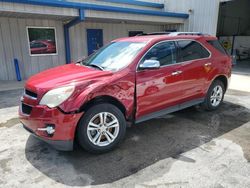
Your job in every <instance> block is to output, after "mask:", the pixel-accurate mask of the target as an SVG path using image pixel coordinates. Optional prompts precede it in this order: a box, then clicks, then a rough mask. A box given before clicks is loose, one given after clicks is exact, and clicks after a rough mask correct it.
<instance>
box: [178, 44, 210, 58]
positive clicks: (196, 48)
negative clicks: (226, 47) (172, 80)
mask: <svg viewBox="0 0 250 188" xmlns="http://www.w3.org/2000/svg"><path fill="white" fill-rule="evenodd" d="M177 43H178V46H179V49H180V53H179V58H178V59H179V61H180V62H183V61H190V60H195V59H202V58H207V57H209V55H210V54H209V52H208V51H207V50H206V49H205V48H204V47H203V46H202V45H201V44H199V43H198V42H195V41H189V40H183V41H177Z"/></svg>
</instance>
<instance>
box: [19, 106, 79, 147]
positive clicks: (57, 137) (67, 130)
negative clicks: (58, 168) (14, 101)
mask: <svg viewBox="0 0 250 188" xmlns="http://www.w3.org/2000/svg"><path fill="white" fill-rule="evenodd" d="M31 108H32V109H31V111H30V114H25V113H23V111H22V107H21V106H20V108H19V118H20V121H21V123H22V124H23V126H24V128H25V129H26V130H27V131H29V132H30V133H31V134H33V135H34V136H36V137H37V138H39V139H41V140H43V141H45V142H46V143H48V144H50V145H52V146H53V147H54V148H56V149H58V150H63V151H70V150H73V143H74V138H75V130H76V127H77V123H78V121H79V120H80V118H81V116H82V114H83V113H74V114H65V113H63V112H62V111H60V110H59V109H57V108H48V107H47V106H43V105H36V106H32V107H31ZM48 125H53V126H54V129H55V132H54V133H53V134H51V135H49V134H48V133H47V132H46V131H41V129H44V128H46V126H48Z"/></svg>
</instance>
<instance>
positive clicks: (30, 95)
mask: <svg viewBox="0 0 250 188" xmlns="http://www.w3.org/2000/svg"><path fill="white" fill-rule="evenodd" d="M25 95H26V96H28V97H31V98H37V94H36V93H34V92H32V91H30V90H27V89H25Z"/></svg>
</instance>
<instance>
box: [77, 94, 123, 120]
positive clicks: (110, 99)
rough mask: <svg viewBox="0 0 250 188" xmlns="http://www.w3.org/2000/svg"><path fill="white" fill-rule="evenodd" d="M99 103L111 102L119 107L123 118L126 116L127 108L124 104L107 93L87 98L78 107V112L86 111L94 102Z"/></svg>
mask: <svg viewBox="0 0 250 188" xmlns="http://www.w3.org/2000/svg"><path fill="white" fill-rule="evenodd" d="M100 103H110V104H113V105H114V106H116V107H117V108H119V109H120V110H121V112H122V113H123V115H124V116H125V118H126V117H127V110H126V108H125V106H124V105H123V104H122V102H120V101H119V100H118V99H116V98H115V97H112V96H109V95H102V96H97V97H95V98H93V99H91V100H89V101H88V102H86V103H84V104H83V105H82V106H81V107H80V109H79V111H80V112H84V111H87V110H88V109H89V108H91V107H92V106H94V105H96V104H100Z"/></svg>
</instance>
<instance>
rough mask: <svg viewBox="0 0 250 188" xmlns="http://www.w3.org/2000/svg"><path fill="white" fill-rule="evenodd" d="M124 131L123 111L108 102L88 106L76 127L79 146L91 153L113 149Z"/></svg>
mask: <svg viewBox="0 0 250 188" xmlns="http://www.w3.org/2000/svg"><path fill="white" fill-rule="evenodd" d="M102 120H103V121H102ZM101 122H103V123H101ZM100 125H101V126H100ZM125 133H126V120H125V117H124V115H123V113H122V112H121V110H120V109H119V108H117V107H116V106H114V105H112V104H109V103H102V104H97V105H94V106H92V107H91V108H89V109H88V110H87V111H86V113H85V114H84V115H83V117H82V118H81V120H80V121H79V123H78V127H77V139H78V142H79V144H80V146H81V147H82V148H84V149H85V150H87V151H89V152H91V153H105V152H108V151H110V150H112V149H114V148H115V147H116V146H118V144H119V143H121V141H122V140H123V138H124V136H125Z"/></svg>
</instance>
